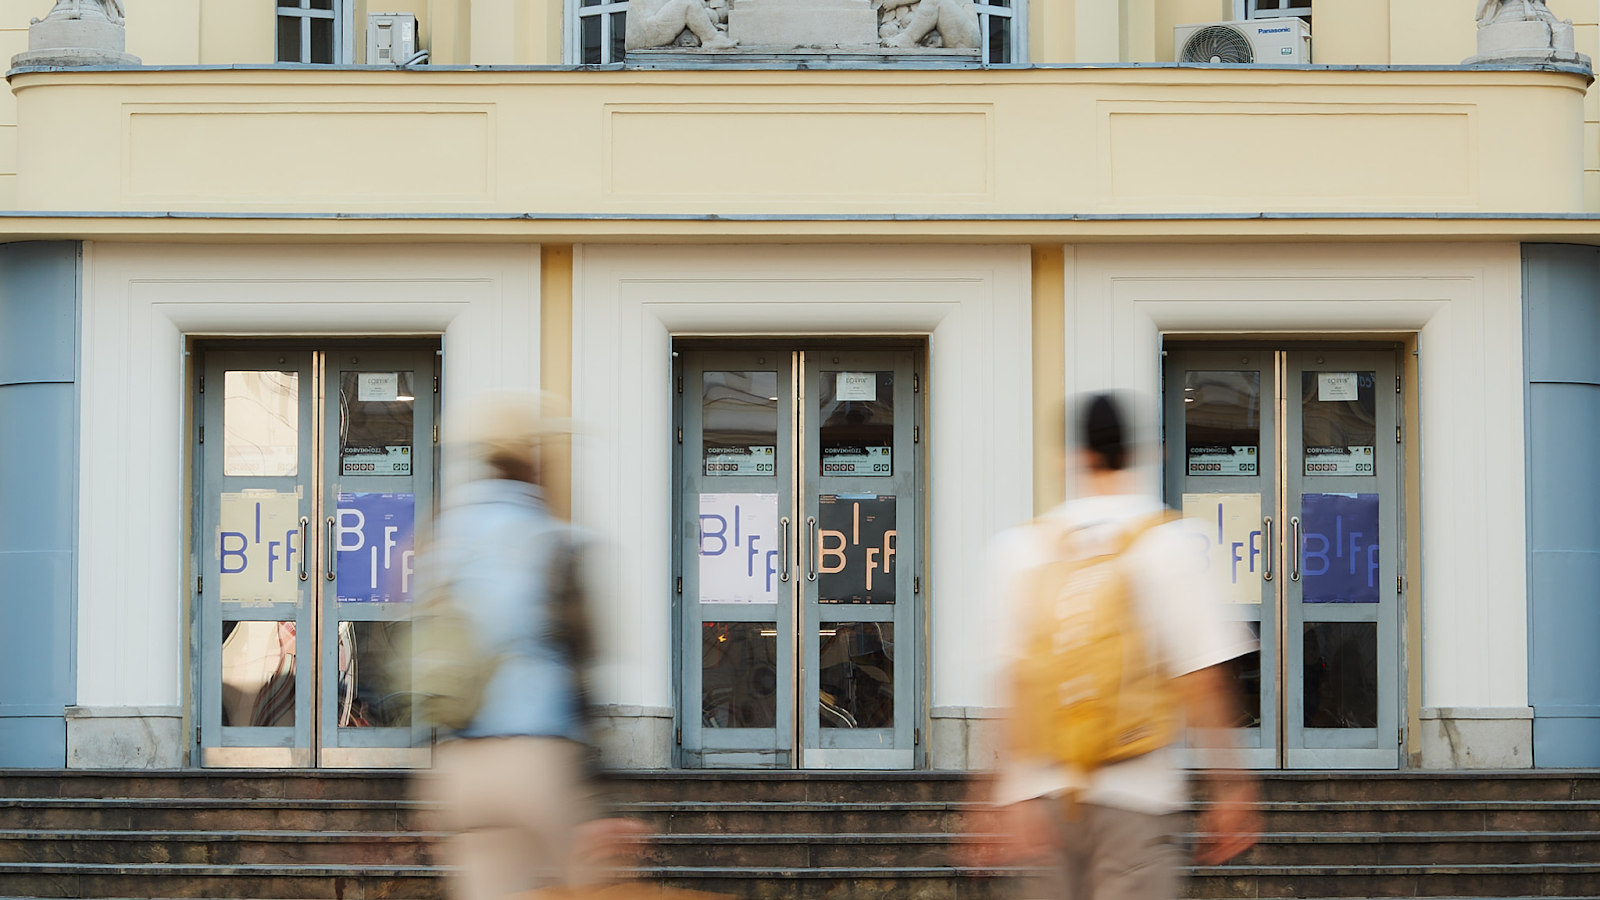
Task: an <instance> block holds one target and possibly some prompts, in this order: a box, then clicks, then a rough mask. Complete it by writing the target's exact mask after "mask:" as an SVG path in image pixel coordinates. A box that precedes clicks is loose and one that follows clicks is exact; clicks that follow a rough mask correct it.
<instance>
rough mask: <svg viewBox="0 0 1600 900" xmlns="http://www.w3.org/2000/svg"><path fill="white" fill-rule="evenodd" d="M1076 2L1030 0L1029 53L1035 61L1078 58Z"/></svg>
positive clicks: (1068, 0)
mask: <svg viewBox="0 0 1600 900" xmlns="http://www.w3.org/2000/svg"><path fill="white" fill-rule="evenodd" d="M1076 7H1077V4H1076V3H1075V2H1074V0H1030V2H1029V3H1028V56H1029V59H1030V60H1031V61H1033V62H1035V63H1070V62H1074V61H1076V59H1077V49H1076V48H1077V9H1076Z"/></svg>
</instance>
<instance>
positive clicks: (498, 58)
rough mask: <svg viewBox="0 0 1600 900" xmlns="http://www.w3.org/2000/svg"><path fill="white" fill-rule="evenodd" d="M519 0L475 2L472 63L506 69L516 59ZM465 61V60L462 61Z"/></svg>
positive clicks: (473, 5)
mask: <svg viewBox="0 0 1600 900" xmlns="http://www.w3.org/2000/svg"><path fill="white" fill-rule="evenodd" d="M516 6H517V0H472V2H471V6H470V12H469V15H470V16H471V17H472V60H471V62H472V64H473V65H476V66H507V65H512V64H515V63H516V62H518V60H517V30H516ZM463 62H465V60H463Z"/></svg>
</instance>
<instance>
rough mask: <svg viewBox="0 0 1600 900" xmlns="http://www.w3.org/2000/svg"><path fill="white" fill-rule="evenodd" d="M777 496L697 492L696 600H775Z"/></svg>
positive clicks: (720, 601) (715, 601)
mask: <svg viewBox="0 0 1600 900" xmlns="http://www.w3.org/2000/svg"><path fill="white" fill-rule="evenodd" d="M779 540H780V535H779V534H778V495H777V494H720V493H719V494H701V495H700V602H701V603H776V602H778V542H779Z"/></svg>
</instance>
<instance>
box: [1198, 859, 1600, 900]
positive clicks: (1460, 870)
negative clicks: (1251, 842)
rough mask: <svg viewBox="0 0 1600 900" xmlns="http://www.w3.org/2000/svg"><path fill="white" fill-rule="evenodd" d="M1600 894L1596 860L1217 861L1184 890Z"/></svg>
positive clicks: (1202, 895) (1205, 894) (1215, 895)
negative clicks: (1471, 862) (1478, 862)
mask: <svg viewBox="0 0 1600 900" xmlns="http://www.w3.org/2000/svg"><path fill="white" fill-rule="evenodd" d="M1308 892H1314V893H1316V894H1317V896H1319V897H1327V898H1334V897H1339V898H1344V897H1431V898H1442V897H1474V898H1479V897H1523V896H1530V895H1531V896H1538V897H1550V896H1567V897H1596V896H1600V864H1595V863H1592V862H1591V863H1572V864H1554V863H1552V864H1539V865H1450V866H1445V865H1438V866H1435V865H1411V866H1382V865H1364V866H1242V865H1241V866H1215V867H1212V868H1206V869H1195V870H1193V871H1192V872H1191V877H1190V878H1189V879H1188V881H1187V884H1186V894H1187V896H1188V897H1191V898H1196V900H1221V898H1235V897H1258V898H1263V897H1301V896H1304V895H1305V894H1307V893H1308Z"/></svg>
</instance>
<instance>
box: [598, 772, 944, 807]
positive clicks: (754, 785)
mask: <svg viewBox="0 0 1600 900" xmlns="http://www.w3.org/2000/svg"><path fill="white" fill-rule="evenodd" d="M973 782H974V779H973V777H972V776H970V775H967V774H966V773H963V772H815V771H791V770H786V771H771V772H766V771H760V772H751V771H698V772H687V773H686V772H683V771H671V772H627V773H613V774H610V775H607V776H606V777H604V778H603V779H602V781H601V784H602V786H603V789H604V790H605V792H606V794H607V796H609V797H611V798H612V799H614V800H616V801H618V802H663V801H675V800H696V801H701V802H739V801H758V802H764V803H774V802H798V801H813V802H821V803H842V802H848V801H858V802H868V803H886V802H934V801H953V800H965V799H967V798H968V796H969V795H970V794H971V792H972V789H973Z"/></svg>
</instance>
